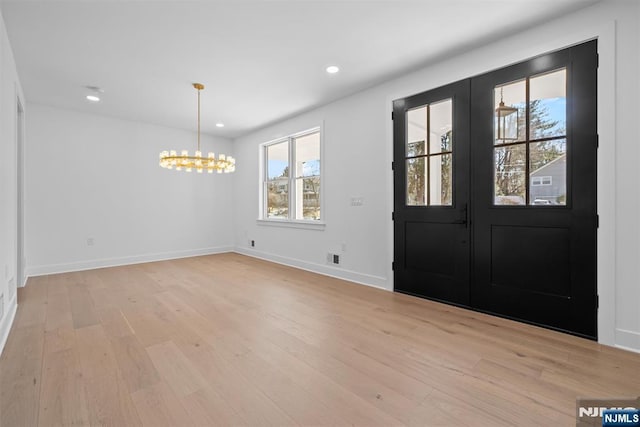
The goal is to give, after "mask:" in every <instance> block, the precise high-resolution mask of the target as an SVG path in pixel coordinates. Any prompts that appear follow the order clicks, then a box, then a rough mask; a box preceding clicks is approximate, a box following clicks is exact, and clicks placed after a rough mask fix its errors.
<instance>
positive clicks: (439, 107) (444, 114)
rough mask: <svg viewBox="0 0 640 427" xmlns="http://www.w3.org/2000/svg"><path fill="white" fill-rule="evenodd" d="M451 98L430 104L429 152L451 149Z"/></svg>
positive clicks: (434, 152)
mask: <svg viewBox="0 0 640 427" xmlns="http://www.w3.org/2000/svg"><path fill="white" fill-rule="evenodd" d="M451 106H452V101H451V99H446V100H444V101H440V102H438V103H435V104H431V105H429V154H436V153H440V152H442V151H451V146H452V142H453V141H452V134H451V129H452V124H451V122H452V120H451Z"/></svg>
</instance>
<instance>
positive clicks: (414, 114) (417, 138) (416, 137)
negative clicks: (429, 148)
mask: <svg viewBox="0 0 640 427" xmlns="http://www.w3.org/2000/svg"><path fill="white" fill-rule="evenodd" d="M426 140H427V106H423V107H419V108H414V109H413V110H409V111H407V157H413V156H420V155H423V154H427V153H426V151H425V141H426Z"/></svg>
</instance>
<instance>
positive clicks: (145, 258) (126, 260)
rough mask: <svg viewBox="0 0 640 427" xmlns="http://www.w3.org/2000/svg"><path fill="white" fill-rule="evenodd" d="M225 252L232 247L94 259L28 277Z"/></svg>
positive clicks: (37, 270) (32, 270)
mask: <svg viewBox="0 0 640 427" xmlns="http://www.w3.org/2000/svg"><path fill="white" fill-rule="evenodd" d="M225 252H233V247H231V246H218V247H214V248H202V249H190V250H185V251H174V252H161V253H154V254H145V255H134V256H129V257H121V258H105V259H93V260H88V261H79V262H72V263H66V264H49V265H38V266H33V267H29V268H28V270H27V276H28V277H34V276H43V275H46V274H57V273H69V272H72V271H82V270H92V269H95V268H105V267H118V266H121V265H130V264H141V263H144V262H154V261H166V260H170V259H178V258H189V257H193V256H201V255H213V254H220V253H225Z"/></svg>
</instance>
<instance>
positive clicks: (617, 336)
mask: <svg viewBox="0 0 640 427" xmlns="http://www.w3.org/2000/svg"><path fill="white" fill-rule="evenodd" d="M541 34H542V35H541ZM541 34H537V36H536V34H533V35H532V33H530V32H529V33H524V34H519V35H514V36H513V37H510V38H509V39H507V40H505V41H500V42H497V43H494V44H492V45H489V46H485V47H482V48H480V49H477V50H476V51H474V52H473V53H468V54H463V55H461V56H459V57H455V58H452V59H450V60H446V61H444V62H441V63H439V64H437V65H435V66H432V67H428V68H425V69H422V70H421V71H418V72H414V73H413V74H411V75H409V76H407V77H405V78H403V80H404V81H400V80H398V81H395V82H394V85H393V87H391V89H390V90H389V91H388V92H387V96H386V100H385V117H386V118H388V120H387V123H386V140H387V141H390V142H389V143H388V144H387V148H386V157H387V164H388V165H389V169H388V172H387V173H388V175H387V176H388V178H387V201H386V202H387V211H388V212H389V223H388V226H387V245H388V246H387V248H388V254H387V260H388V264H387V265H388V268H387V277H388V278H389V279H388V280H387V286H386V289H387V290H388V291H393V283H394V279H393V269H392V262H393V243H394V224H393V221H392V220H391V212H393V206H394V194H393V178H394V176H393V171H392V170H391V167H390V166H391V163H392V162H393V122H392V120H390V119H391V113H392V111H393V108H392V106H393V100H395V99H399V98H404V97H408V96H411V95H412V94H416V93H420V92H424V91H426V90H430V89H433V88H437V87H439V86H443V85H446V84H449V83H452V82H454V81H457V80H461V79H464V78H467V77H469V76H474V75H480V74H483V73H487V72H490V71H492V70H496V69H499V68H503V67H504V66H507V65H510V64H514V63H518V62H522V61H525V60H527V59H530V58H533V57H536V56H540V55H544V54H546V53H550V52H554V51H556V50H562V49H565V48H567V47H571V46H573V45H576V44H580V43H583V42H586V41H589V40H593V39H597V40H598V56H599V67H598V105H597V114H598V123H597V127H598V134H599V141H600V147H599V149H598V155H597V158H598V173H597V192H598V203H597V211H598V215H599V218H600V227H599V228H598V230H597V289H598V296H599V308H598V342H599V343H601V344H605V345H610V346H618V347H623V348H632V347H633V346H632V344H629V345H626V346H625V345H624V344H623V343H624V342H625V341H627V342H633V341H632V340H633V339H634V337H633V336H630V335H629V336H626V334H625V331H620V330H617V329H616V320H615V319H616V310H615V305H616V287H617V285H616V256H615V252H616V234H615V233H616V197H615V192H614V191H607V189H611V188H615V187H616V176H615V172H616V125H615V118H616V92H615V90H616V79H615V76H616V59H615V57H616V54H615V51H616V24H615V21H613V20H610V21H607V22H605V23H603V24H602V25H595V26H591V27H589V26H583V27H581V28H580V29H579V30H578V31H573V32H566V31H565V29H564V28H561V27H560V26H558V28H555V27H554V28H552V29H551V30H550V31H546V32H544V33H541ZM532 40H533V41H532ZM514 45H519V46H521V49H519V50H517V51H516V50H515V49H513V46H514ZM497 53H499V55H498V54H497ZM492 54H494V55H495V56H491V55H492ZM482 55H489V56H488V57H486V58H485V60H484V61H476V60H477V59H478V58H480V57H481V56H482ZM452 70H453V71H452ZM618 342H622V343H621V344H618Z"/></svg>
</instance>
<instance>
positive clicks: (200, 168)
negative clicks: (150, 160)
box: [160, 83, 236, 173]
mask: <svg viewBox="0 0 640 427" xmlns="http://www.w3.org/2000/svg"><path fill="white" fill-rule="evenodd" d="M193 87H194V88H195V89H196V90H197V91H198V150H197V151H196V152H195V153H194V155H193V156H190V155H189V151H188V150H182V151H181V152H180V154H178V152H177V151H176V150H171V151H167V150H165V151H162V152H161V153H160V166H161V167H163V168H167V169H175V170H177V171H181V170H185V171H187V172H191V171H192V170H193V169H195V170H196V172H198V173H202V172H204V171H207V172H209V173H213V171H216V172H218V173H222V172H224V173H229V172H233V171H235V170H236V159H234V158H233V157H231V156H225V155H224V154H218V158H216V156H215V154H214V153H212V152H209V153H208V154H207V156H203V155H202V151H200V91H201V90H203V89H204V85H203V84H200V83H194V84H193Z"/></svg>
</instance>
